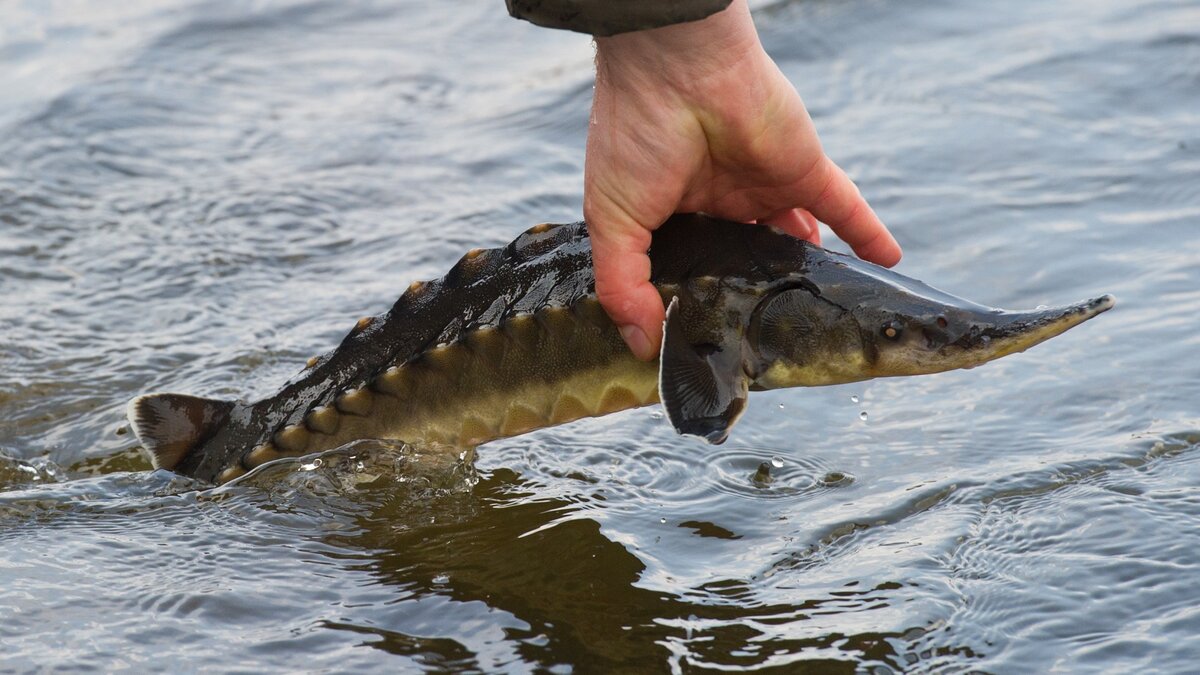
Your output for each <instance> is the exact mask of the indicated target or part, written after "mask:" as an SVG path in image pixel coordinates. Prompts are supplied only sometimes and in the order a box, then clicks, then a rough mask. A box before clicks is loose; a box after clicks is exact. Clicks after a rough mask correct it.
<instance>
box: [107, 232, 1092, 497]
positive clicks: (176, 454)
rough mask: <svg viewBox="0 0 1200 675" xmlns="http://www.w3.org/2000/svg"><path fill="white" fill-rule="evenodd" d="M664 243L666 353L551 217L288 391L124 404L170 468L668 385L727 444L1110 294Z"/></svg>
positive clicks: (497, 426) (1014, 345) (222, 469)
mask: <svg viewBox="0 0 1200 675" xmlns="http://www.w3.org/2000/svg"><path fill="white" fill-rule="evenodd" d="M650 261H651V281H652V283H654V285H655V286H656V287H657V288H658V290H659V292H660V294H661V295H662V298H663V300H664V302H665V303H666V304H667V306H668V309H667V313H666V321H665V324H664V335H663V341H662V347H661V353H660V358H659V359H658V360H657V361H656V362H643V361H639V360H637V359H636V358H634V356H633V355H632V354H631V353H630V352H629V351H628V349H627V348H626V347H625V344H624V342H623V341H622V340H621V336H620V334H619V332H618V331H617V329H616V327H615V326H614V325H613V323H612V321H611V320H610V319H609V318H608V316H607V315H606V314H605V312H604V310H603V308H602V307H601V306H600V303H599V302H598V300H597V297H596V291H595V277H594V275H593V270H592V264H591V244H590V241H589V239H588V234H587V228H586V225H585V224H584V223H582V222H580V223H573V224H563V225H550V224H543V225H538V226H536V227H533V228H531V229H529V230H527V231H526V232H525V233H523V234H522V235H521V236H519V237H518V238H517V239H516V240H514V241H513V242H512V243H510V244H509V245H508V246H505V247H504V248H496V249H476V250H473V251H470V252H469V253H467V254H466V255H465V256H463V257H462V259H461V260H459V261H458V263H457V264H456V265H454V267H453V268H452V269H451V270H450V271H449V273H447V274H446V275H445V276H444V277H442V278H440V279H435V280H432V281H418V282H414V283H413V284H412V285H411V286H410V287H409V288H408V290H407V291H405V292H404V294H403V295H401V296H400V298H399V299H398V300H397V301H396V303H395V304H394V305H393V306H392V308H391V309H390V310H389V311H387V312H385V313H383V314H380V315H378V316H373V317H367V318H364V319H361V320H360V321H359V322H358V323H357V324H356V325H355V327H354V329H353V330H351V331H350V333H349V334H348V335H347V336H346V337H345V339H343V340H342V342H341V344H340V345H339V346H338V347H337V348H336V349H334V350H333V351H331V352H329V353H327V354H325V355H323V356H320V357H314V358H313V359H310V360H309V363H308V365H307V367H306V368H305V369H304V370H303V371H302V372H301V373H300V374H299V375H297V376H296V377H294V378H293V379H292V380H291V381H289V382H288V383H287V384H286V385H284V387H283V388H282V389H281V390H280V391H279V392H278V393H276V394H275V395H273V396H270V397H268V398H265V399H262V400H260V401H256V402H243V401H224V400H214V399H208V398H198V397H194V396H187V395H182V394H150V395H145V396H139V397H137V398H135V399H133V400H132V401H131V402H130V404H129V407H128V416H129V420H130V422H131V426H132V428H133V430H134V431H135V433H136V434H137V437H138V439H139V440H140V442H141V444H142V447H143V449H144V450H145V451H146V452H147V453H148V454H149V455H150V458H151V460H152V462H153V464H154V466H155V467H156V468H162V469H170V470H173V471H175V472H178V473H180V474H184V475H187V476H191V477H194V478H197V479H201V480H203V481H207V482H211V483H217V484H220V483H224V482H227V481H230V480H232V479H234V478H237V477H238V476H241V475H242V474H244V473H246V472H247V471H249V470H251V469H254V468H255V467H258V466H261V465H263V464H265V463H267V462H270V461H272V460H275V459H277V458H280V457H286V456H299V455H302V454H308V453H313V452H318V451H323V450H328V449H332V448H336V447H339V446H341V445H344V444H346V443H349V442H352V441H354V440H357V439H363V438H383V439H396V440H402V441H405V442H408V443H412V444H417V445H429V446H438V445H441V446H447V447H449V448H456V449H470V448H474V447H475V446H477V445H479V444H481V443H485V442H487V441H490V440H493V439H497V438H504V437H509V436H514V435H517V434H521V433H525V432H528V431H531V430H534V429H539V428H542V427H548V426H552V425H557V424H563V423H565V422H570V421H573V420H577V419H580V418H584V417H592V416H597V415H605V414H608V413H613V412H617V411H620V410H626V409H629V408H635V407H638V406H645V405H651V404H654V403H657V402H659V401H660V400H661V402H662V404H663V406H664V408H665V409H666V413H667V418H668V419H669V421H670V423H671V424H672V425H673V426H674V428H675V429H676V430H677V431H678V432H680V433H682V434H689V435H694V436H698V437H700V438H702V439H704V440H706V441H708V442H710V443H721V442H723V441H724V440H725V439H726V438H727V437H728V435H729V432H730V429H731V428H732V427H733V425H734V424H735V423H736V421H737V419H738V417H739V416H740V415H741V414H742V412H743V411H744V410H745V408H746V402H747V392H748V391H750V390H762V389H778V388H782V387H801V386H820V385H831V384H841V383H847V382H855V381H860V380H866V379H870V378H876V377H888V376H902V375H920V374H928V373H937V372H942V371H947V370H953V369H958V368H972V367H974V366H977V365H980V364H983V363H985V362H988V361H991V360H994V359H997V358H1000V357H1002V356H1006V355H1008V354H1012V353H1015V352H1020V351H1023V350H1025V349H1027V348H1029V347H1031V346H1033V345H1035V344H1038V343H1039V342H1042V341H1044V340H1047V339H1049V338H1051V337H1054V336H1056V335H1059V334H1060V333H1062V332H1064V331H1066V330H1067V329H1069V328H1071V327H1073V326H1076V325H1078V324H1080V323H1082V322H1084V321H1086V320H1088V319H1090V318H1092V317H1094V316H1096V315H1098V314H1100V313H1101V312H1104V311H1105V310H1108V309H1109V308H1111V307H1112V306H1113V304H1114V300H1113V298H1112V297H1111V296H1108V295H1105V296H1101V297H1098V298H1095V299H1093V300H1089V301H1086V302H1081V303H1077V304H1073V305H1068V306H1064V307H1058V308H1051V309H1042V308H1039V309H1037V310H1034V311H1028V312H1010V311H1003V310H998V309H992V308H989V307H985V306H983V305H978V304H975V303H973V302H968V301H966V300H962V299H960V298H957V297H954V296H952V295H949V294H946V293H943V292H942V291H939V290H937V289H935V288H933V287H931V286H928V285H926V284H924V283H922V282H920V281H916V280H914V279H910V278H908V277H905V276H903V275H901V274H898V273H896V272H892V271H890V270H887V269H884V268H882V267H879V266H877V265H873V264H871V263H868V262H864V261H862V260H859V259H857V258H854V257H851V256H848V255H843V254H840V253H835V252H832V251H828V250H825V249H823V248H821V247H819V246H815V245H813V244H810V243H808V242H805V241H802V240H799V239H795V238H792V237H790V236H787V235H784V234H781V233H778V232H776V231H774V230H772V229H771V228H768V227H764V226H761V225H744V224H739V223H732V222H727V221H722V220H718V219H716V218H712V217H708V216H705V215H700V214H684V215H676V216H674V217H672V218H671V219H670V220H669V221H668V222H667V223H665V224H664V225H663V226H661V227H660V228H659V229H658V230H656V231H655V233H654V236H653V239H652V244H651V248H650Z"/></svg>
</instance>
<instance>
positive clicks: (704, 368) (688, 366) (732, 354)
mask: <svg viewBox="0 0 1200 675" xmlns="http://www.w3.org/2000/svg"><path fill="white" fill-rule="evenodd" d="M748 388H749V381H748V380H747V378H746V375H745V372H744V370H743V369H742V351H741V337H740V336H739V335H738V334H736V333H734V332H733V331H728V335H726V336H724V337H723V338H722V339H721V340H719V344H715V343H701V344H692V342H690V341H689V339H688V337H687V333H686V331H685V330H684V325H683V318H682V312H681V311H680V309H679V298H678V297H675V298H673V299H672V300H671V305H670V306H669V307H668V308H667V319H666V321H665V322H664V324H663V341H662V353H661V355H660V359H659V371H658V394H659V397H660V398H661V399H662V403H663V407H664V408H666V411H667V419H669V420H670V421H671V425H672V426H674V427H675V430H676V431H678V432H679V433H681V434H688V435H690V436H699V437H701V438H703V439H704V440H706V441H708V442H709V443H713V444H720V443H724V442H725V439H726V438H728V436H729V430H730V429H732V428H733V425H734V424H735V423H736V422H737V420H738V418H739V417H741V415H742V412H743V411H744V410H745V409H746V394H747V390H748Z"/></svg>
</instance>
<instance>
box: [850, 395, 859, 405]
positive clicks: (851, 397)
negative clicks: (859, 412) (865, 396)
mask: <svg viewBox="0 0 1200 675" xmlns="http://www.w3.org/2000/svg"><path fill="white" fill-rule="evenodd" d="M850 402H851V403H858V394H851V396H850Z"/></svg>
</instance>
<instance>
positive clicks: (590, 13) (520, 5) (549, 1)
mask: <svg viewBox="0 0 1200 675" xmlns="http://www.w3.org/2000/svg"><path fill="white" fill-rule="evenodd" d="M505 1H506V3H507V4H508V13H509V14H511V15H513V16H514V17H517V18H518V19H524V20H526V21H529V22H531V23H535V24H537V25H539V26H546V27H549V28H565V29H567V30H573V31H576V32H579V33H589V34H591V35H595V36H599V37H604V36H609V35H617V34H618V33H628V32H630V31H641V30H648V29H652V28H660V27H662V26H669V25H672V24H677V23H683V22H687V21H698V20H700V19H703V18H705V17H707V16H710V15H712V14H715V13H717V12H720V11H721V10H723V9H725V8H726V7H727V6H729V4H730V0H505Z"/></svg>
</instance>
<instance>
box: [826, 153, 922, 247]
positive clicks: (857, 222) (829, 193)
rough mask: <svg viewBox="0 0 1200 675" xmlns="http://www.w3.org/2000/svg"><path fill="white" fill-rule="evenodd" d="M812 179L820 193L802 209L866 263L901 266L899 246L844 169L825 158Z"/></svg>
mask: <svg viewBox="0 0 1200 675" xmlns="http://www.w3.org/2000/svg"><path fill="white" fill-rule="evenodd" d="M811 175H812V177H813V179H814V181H815V182H814V183H812V184H815V185H818V186H820V191H819V192H818V193H817V196H816V198H815V199H814V200H812V202H811V203H809V204H804V205H803V206H804V207H805V208H807V209H808V210H809V212H810V213H812V214H813V215H814V216H816V217H817V219H818V220H820V221H821V222H823V223H825V224H826V225H828V226H829V227H830V229H832V230H833V232H834V234H836V235H837V236H838V238H840V239H841V240H842V241H844V242H846V243H847V244H849V245H850V248H852V249H854V252H855V253H856V254H858V256H859V257H860V258H862V259H863V260H869V261H871V262H873V263H876V264H879V265H883V266H885V267H891V266H892V265H895V264H896V263H898V262H900V256H901V255H903V253H902V251H901V250H900V244H898V243H896V239H895V238H894V237H893V236H892V233H891V232H889V231H888V229H887V226H885V225H884V224H883V221H881V220H879V216H877V215H875V211H874V210H873V209H871V206H870V205H869V204H867V200H866V199H864V198H863V196H862V193H861V192H859V191H858V186H856V185H855V184H854V181H852V180H850V177H849V176H847V175H846V172H845V171H842V168H841V167H839V166H838V165H837V164H834V163H833V160H831V159H829V157H828V156H825V157H823V158H822V159H821V160H820V161H819V162H818V163H817V166H816V167H814V168H813V170H812V172H811ZM806 182H807V181H806Z"/></svg>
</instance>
